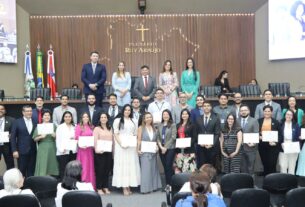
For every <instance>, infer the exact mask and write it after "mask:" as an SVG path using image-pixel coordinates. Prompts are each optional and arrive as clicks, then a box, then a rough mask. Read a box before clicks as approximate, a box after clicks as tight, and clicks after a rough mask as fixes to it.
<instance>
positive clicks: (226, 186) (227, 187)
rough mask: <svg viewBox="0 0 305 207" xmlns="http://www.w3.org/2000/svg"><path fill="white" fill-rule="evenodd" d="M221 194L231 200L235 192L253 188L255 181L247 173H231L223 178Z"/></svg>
mask: <svg viewBox="0 0 305 207" xmlns="http://www.w3.org/2000/svg"><path fill="white" fill-rule="evenodd" d="M220 187H221V192H222V194H223V196H224V197H225V198H230V197H231V195H232V193H233V191H235V190H239V189H243V188H253V187H254V181H253V178H252V176H251V175H249V174H247V173H230V174H226V175H224V176H222V177H221V180H220Z"/></svg>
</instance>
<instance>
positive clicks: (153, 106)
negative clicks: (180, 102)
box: [147, 88, 171, 124]
mask: <svg viewBox="0 0 305 207" xmlns="http://www.w3.org/2000/svg"><path fill="white" fill-rule="evenodd" d="M155 95H156V99H155V101H154V102H152V103H150V104H149V105H148V109H147V111H148V112H150V113H151V114H152V115H153V119H154V123H155V124H158V123H160V122H161V120H162V112H163V111H164V110H165V109H168V110H171V106H170V104H169V103H168V102H167V101H165V100H164V91H163V89H162V88H158V89H157V90H156V94H155Z"/></svg>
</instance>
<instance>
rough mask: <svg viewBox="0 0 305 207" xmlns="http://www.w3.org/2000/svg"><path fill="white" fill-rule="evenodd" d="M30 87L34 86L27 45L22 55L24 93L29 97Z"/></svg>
mask: <svg viewBox="0 0 305 207" xmlns="http://www.w3.org/2000/svg"><path fill="white" fill-rule="evenodd" d="M31 88H35V82H34V77H33V72H32V61H31V52H30V50H29V46H28V45H27V48H26V51H25V57H24V95H25V96H27V97H30V91H31Z"/></svg>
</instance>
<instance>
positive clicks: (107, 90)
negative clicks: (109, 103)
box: [104, 85, 114, 98]
mask: <svg viewBox="0 0 305 207" xmlns="http://www.w3.org/2000/svg"><path fill="white" fill-rule="evenodd" d="M104 89H105V94H104V97H105V98H108V96H109V95H110V94H112V93H113V92H114V90H113V88H112V85H105V86H104Z"/></svg>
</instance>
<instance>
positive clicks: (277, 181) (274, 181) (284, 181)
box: [263, 173, 298, 194]
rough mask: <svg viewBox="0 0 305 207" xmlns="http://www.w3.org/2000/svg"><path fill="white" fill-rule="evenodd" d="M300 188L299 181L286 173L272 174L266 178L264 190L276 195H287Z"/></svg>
mask: <svg viewBox="0 0 305 207" xmlns="http://www.w3.org/2000/svg"><path fill="white" fill-rule="evenodd" d="M297 187H298V179H297V178H296V176H294V175H290V174H286V173H271V174H269V175H267V176H266V177H265V178H264V181H263V189H265V190H267V191H269V192H271V193H275V194H286V193H287V192H288V191H289V190H291V189H293V188H297Z"/></svg>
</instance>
